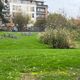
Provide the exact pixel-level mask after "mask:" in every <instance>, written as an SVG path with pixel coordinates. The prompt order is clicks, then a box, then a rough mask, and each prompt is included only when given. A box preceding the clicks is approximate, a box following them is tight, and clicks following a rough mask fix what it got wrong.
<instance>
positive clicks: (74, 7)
mask: <svg viewBox="0 0 80 80" xmlns="http://www.w3.org/2000/svg"><path fill="white" fill-rule="evenodd" d="M45 4H48V7H49V12H58V13H64V14H65V15H66V16H68V17H77V16H80V0H45Z"/></svg>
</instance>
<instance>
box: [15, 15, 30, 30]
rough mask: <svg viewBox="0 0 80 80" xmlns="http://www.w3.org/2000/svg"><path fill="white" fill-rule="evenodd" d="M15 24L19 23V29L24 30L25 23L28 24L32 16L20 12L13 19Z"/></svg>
mask: <svg viewBox="0 0 80 80" xmlns="http://www.w3.org/2000/svg"><path fill="white" fill-rule="evenodd" d="M13 21H14V23H15V24H18V30H19V31H23V30H24V25H25V26H27V24H28V23H29V21H30V18H29V16H28V15H26V16H23V15H22V14H21V13H18V14H16V15H15V17H14V19H13Z"/></svg>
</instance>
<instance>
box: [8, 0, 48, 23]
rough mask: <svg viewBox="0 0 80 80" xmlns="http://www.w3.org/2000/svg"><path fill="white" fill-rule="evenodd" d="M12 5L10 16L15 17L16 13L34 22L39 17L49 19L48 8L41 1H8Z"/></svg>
mask: <svg viewBox="0 0 80 80" xmlns="http://www.w3.org/2000/svg"><path fill="white" fill-rule="evenodd" d="M8 1H9V5H10V15H11V16H12V17H14V16H15V14H16V13H22V14H23V15H28V16H29V17H30V18H31V20H32V21H34V22H35V21H36V19H37V18H39V17H44V18H45V17H47V12H48V6H47V5H44V1H41V0H8Z"/></svg>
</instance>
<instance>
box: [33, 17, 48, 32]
mask: <svg viewBox="0 0 80 80" xmlns="http://www.w3.org/2000/svg"><path fill="white" fill-rule="evenodd" d="M46 22H47V20H46V19H45V18H39V19H38V20H37V21H36V23H35V24H34V26H35V27H38V28H39V30H40V31H44V29H45V27H46Z"/></svg>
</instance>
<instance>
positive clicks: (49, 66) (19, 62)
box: [0, 33, 80, 80]
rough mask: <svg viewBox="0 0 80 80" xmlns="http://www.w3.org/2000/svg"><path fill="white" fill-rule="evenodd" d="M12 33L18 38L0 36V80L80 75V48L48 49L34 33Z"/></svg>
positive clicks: (61, 79) (60, 79)
mask: <svg viewBox="0 0 80 80" xmlns="http://www.w3.org/2000/svg"><path fill="white" fill-rule="evenodd" d="M0 34H1V35H2V34H3V33H0ZM13 34H15V35H17V36H18V37H19V38H17V39H10V38H3V39H0V80H23V79H22V76H23V75H24V74H26V75H25V76H28V75H27V74H30V76H34V77H35V78H34V79H35V80H78V79H79V78H80V49H49V47H48V46H47V45H45V44H42V43H40V42H39V40H38V38H37V33H32V36H22V35H21V33H13ZM26 80H32V79H26Z"/></svg>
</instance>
